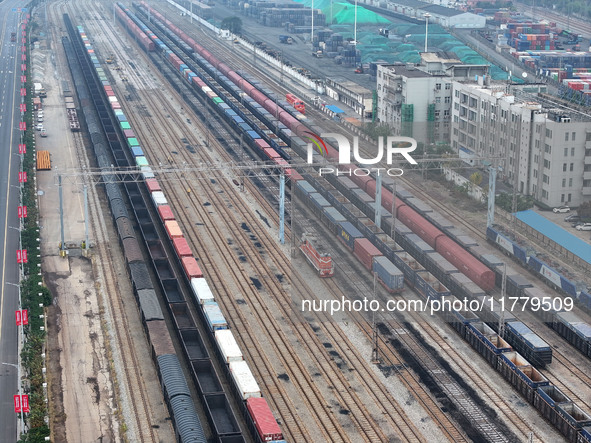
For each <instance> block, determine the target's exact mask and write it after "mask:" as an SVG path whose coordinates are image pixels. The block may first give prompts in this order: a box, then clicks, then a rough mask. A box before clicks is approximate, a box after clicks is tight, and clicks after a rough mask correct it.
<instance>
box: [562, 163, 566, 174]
mask: <svg viewBox="0 0 591 443" xmlns="http://www.w3.org/2000/svg"><path fill="white" fill-rule="evenodd" d="M562 172H566V163H563V164H562Z"/></svg>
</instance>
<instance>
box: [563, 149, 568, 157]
mask: <svg viewBox="0 0 591 443" xmlns="http://www.w3.org/2000/svg"><path fill="white" fill-rule="evenodd" d="M564 156H565V157H568V148H564Z"/></svg>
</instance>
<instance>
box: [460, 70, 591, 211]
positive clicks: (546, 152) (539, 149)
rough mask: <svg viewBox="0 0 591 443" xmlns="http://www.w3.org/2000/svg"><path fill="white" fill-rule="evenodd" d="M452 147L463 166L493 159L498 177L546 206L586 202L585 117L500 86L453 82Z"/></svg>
mask: <svg viewBox="0 0 591 443" xmlns="http://www.w3.org/2000/svg"><path fill="white" fill-rule="evenodd" d="M452 92H453V95H452V105H453V106H452V111H451V112H452V134H451V141H452V147H453V148H456V149H457V150H458V153H459V155H460V157H462V158H463V159H464V161H466V162H467V163H470V164H473V165H475V166H482V164H481V163H480V161H479V160H475V158H476V157H490V158H497V159H496V160H494V161H493V164H495V165H497V166H498V168H499V173H500V177H501V178H502V179H503V180H504V181H505V182H506V183H508V184H511V185H513V186H516V188H517V190H518V191H519V192H520V193H522V194H525V195H532V196H534V197H535V199H536V200H537V201H538V202H540V203H541V204H543V205H547V206H548V207H552V206H559V205H561V204H567V203H568V204H569V205H571V206H579V205H580V204H581V203H582V202H583V201H587V200H589V199H591V125H590V121H591V116H589V115H588V114H583V113H581V112H578V111H575V110H573V109H570V108H568V109H567V108H564V107H562V106H560V105H558V104H557V103H556V102H546V101H544V100H543V99H541V98H540V97H538V96H535V95H529V94H526V93H522V92H520V91H512V92H511V93H508V92H507V85H506V84H502V85H501V84H499V85H496V86H495V85H493V86H490V85H487V84H486V82H482V81H481V82H480V84H475V83H473V82H459V81H454V82H453V86H452Z"/></svg>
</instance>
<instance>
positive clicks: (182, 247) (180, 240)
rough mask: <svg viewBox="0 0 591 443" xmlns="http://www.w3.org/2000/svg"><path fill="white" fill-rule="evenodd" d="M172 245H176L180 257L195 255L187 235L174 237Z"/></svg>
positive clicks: (175, 248)
mask: <svg viewBox="0 0 591 443" xmlns="http://www.w3.org/2000/svg"><path fill="white" fill-rule="evenodd" d="M172 245H173V246H174V250H175V251H176V255H178V256H179V257H190V256H192V255H193V253H192V252H191V247H190V246H189V243H187V239H186V238H185V237H177V238H173V239H172Z"/></svg>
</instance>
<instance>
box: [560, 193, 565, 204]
mask: <svg viewBox="0 0 591 443" xmlns="http://www.w3.org/2000/svg"><path fill="white" fill-rule="evenodd" d="M560 201H561V202H562V203H564V194H562V195H561V196H560Z"/></svg>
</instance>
